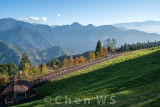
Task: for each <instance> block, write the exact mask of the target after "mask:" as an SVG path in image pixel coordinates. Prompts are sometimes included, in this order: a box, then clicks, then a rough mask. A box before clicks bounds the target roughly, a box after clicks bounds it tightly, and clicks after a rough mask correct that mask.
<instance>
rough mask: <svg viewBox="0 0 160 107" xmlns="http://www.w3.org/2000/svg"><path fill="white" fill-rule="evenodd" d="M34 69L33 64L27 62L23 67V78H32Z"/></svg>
mask: <svg viewBox="0 0 160 107" xmlns="http://www.w3.org/2000/svg"><path fill="white" fill-rule="evenodd" d="M32 75H33V74H32V70H31V66H30V64H29V63H25V65H24V67H23V71H22V75H21V78H22V79H28V78H32Z"/></svg>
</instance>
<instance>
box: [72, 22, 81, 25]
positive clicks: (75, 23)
mask: <svg viewBox="0 0 160 107" xmlns="http://www.w3.org/2000/svg"><path fill="white" fill-rule="evenodd" d="M72 26H82V25H81V24H79V23H78V22H74V23H72Z"/></svg>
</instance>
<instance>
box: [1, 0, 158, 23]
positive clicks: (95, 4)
mask: <svg viewBox="0 0 160 107" xmlns="http://www.w3.org/2000/svg"><path fill="white" fill-rule="evenodd" d="M8 17H10V18H15V19H21V20H29V21H30V22H35V23H42V24H48V25H64V24H71V23H73V22H79V23H81V24H83V25H87V24H94V25H106V24H113V23H122V22H134V21H146V20H160V0H0V18H8ZM29 17H30V18H29ZM42 17H46V18H47V20H46V18H43V19H44V20H43V21H42V19H41V18H42ZM38 18H39V19H38ZM33 20H37V21H33Z"/></svg>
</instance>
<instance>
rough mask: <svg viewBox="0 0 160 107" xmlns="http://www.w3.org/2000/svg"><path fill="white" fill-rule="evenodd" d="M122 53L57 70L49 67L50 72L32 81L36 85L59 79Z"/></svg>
mask: <svg viewBox="0 0 160 107" xmlns="http://www.w3.org/2000/svg"><path fill="white" fill-rule="evenodd" d="M120 55H121V53H119V54H113V55H111V54H109V55H107V56H103V57H100V58H97V59H95V60H91V61H88V62H86V63H83V64H79V65H75V66H71V67H66V68H62V69H60V70H56V71H52V70H51V69H48V71H49V73H47V74H44V75H42V76H38V77H36V78H33V79H31V80H30V81H31V82H32V83H33V85H34V86H37V85H41V84H43V83H46V82H49V81H53V80H56V79H59V78H61V77H64V76H66V75H68V74H70V73H72V72H75V71H78V70H82V69H84V68H88V67H90V66H93V65H96V64H98V63H101V62H104V61H107V60H109V59H112V58H115V57H118V56H120Z"/></svg>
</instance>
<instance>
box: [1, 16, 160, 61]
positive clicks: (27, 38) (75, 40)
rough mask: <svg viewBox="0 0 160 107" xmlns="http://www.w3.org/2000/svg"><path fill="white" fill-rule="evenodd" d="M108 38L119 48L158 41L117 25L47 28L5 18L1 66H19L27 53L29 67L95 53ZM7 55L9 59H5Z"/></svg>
mask: <svg viewBox="0 0 160 107" xmlns="http://www.w3.org/2000/svg"><path fill="white" fill-rule="evenodd" d="M135 24H136V23H135ZM142 25H146V23H142ZM157 25H158V23H157ZM107 38H115V39H116V40H117V46H120V45H122V44H124V43H128V44H132V43H137V42H147V41H148V40H149V41H155V40H157V41H159V40H160V35H159V34H157V33H146V32H144V31H139V30H136V29H129V28H127V27H126V26H121V25H120V24H119V25H118V24H117V25H102V26H94V25H92V24H89V25H86V26H84V25H81V24H79V23H78V22H74V23H73V24H71V25H62V26H48V25H42V24H34V23H28V22H23V21H19V20H16V19H12V18H4V19H0V40H1V42H0V47H2V48H1V49H0V53H1V54H0V57H1V59H0V63H5V62H6V63H9V62H10V61H13V62H15V63H16V64H18V63H19V61H20V58H21V55H22V54H23V53H27V55H28V56H29V58H30V60H31V62H32V63H43V62H46V61H48V60H50V59H52V58H53V59H54V58H57V57H60V56H63V55H75V54H77V53H84V52H86V51H91V50H94V49H95V47H96V43H97V41H98V40H101V42H102V45H103V41H104V40H106V39H107ZM4 44H5V45H4ZM4 47H7V48H4ZM10 51H11V52H10ZM8 52H10V54H11V55H7V53H8Z"/></svg>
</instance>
